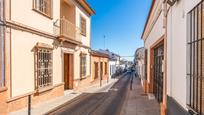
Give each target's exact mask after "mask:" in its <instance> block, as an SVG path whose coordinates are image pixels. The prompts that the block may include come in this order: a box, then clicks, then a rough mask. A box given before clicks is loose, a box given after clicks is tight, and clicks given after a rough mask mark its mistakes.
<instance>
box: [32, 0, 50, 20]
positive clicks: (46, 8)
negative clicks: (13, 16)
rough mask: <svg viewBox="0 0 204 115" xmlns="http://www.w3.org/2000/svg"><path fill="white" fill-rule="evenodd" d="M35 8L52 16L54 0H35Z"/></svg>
mask: <svg viewBox="0 0 204 115" xmlns="http://www.w3.org/2000/svg"><path fill="white" fill-rule="evenodd" d="M34 9H35V10H37V11H39V12H40V13H42V14H44V15H46V16H49V17H52V0H34Z"/></svg>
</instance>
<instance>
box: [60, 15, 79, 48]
mask: <svg viewBox="0 0 204 115" xmlns="http://www.w3.org/2000/svg"><path fill="white" fill-rule="evenodd" d="M59 25H60V26H59V35H58V37H59V38H60V39H61V40H63V41H68V42H72V43H75V44H81V35H80V29H79V28H77V27H76V26H75V24H73V23H71V22H70V21H69V20H68V19H66V18H65V17H63V18H61V19H60V24H59Z"/></svg>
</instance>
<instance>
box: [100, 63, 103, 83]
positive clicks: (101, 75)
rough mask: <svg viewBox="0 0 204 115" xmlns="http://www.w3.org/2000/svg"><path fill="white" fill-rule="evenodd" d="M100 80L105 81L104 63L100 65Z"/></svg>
mask: <svg viewBox="0 0 204 115" xmlns="http://www.w3.org/2000/svg"><path fill="white" fill-rule="evenodd" d="M100 78H101V80H102V79H103V62H101V64H100Z"/></svg>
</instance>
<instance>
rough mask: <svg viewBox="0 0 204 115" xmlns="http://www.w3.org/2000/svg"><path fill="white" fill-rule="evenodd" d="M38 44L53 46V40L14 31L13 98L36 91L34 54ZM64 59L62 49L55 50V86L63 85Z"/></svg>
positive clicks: (12, 44)
mask: <svg viewBox="0 0 204 115" xmlns="http://www.w3.org/2000/svg"><path fill="white" fill-rule="evenodd" d="M37 42H41V43H46V44H49V45H51V46H52V43H53V40H52V39H48V38H44V37H41V36H38V35H34V34H31V33H27V32H23V31H18V30H12V35H11V49H12V50H11V62H12V65H11V67H12V68H11V69H12V72H11V74H12V84H11V86H12V97H15V96H19V95H23V94H26V93H28V92H32V91H34V86H35V84H34V80H35V75H34V52H33V48H34V46H35V45H36V43H37ZM61 62H62V57H61V50H60V48H58V49H54V50H53V85H56V84H59V83H62V70H63V69H62V66H61V65H62V63H61Z"/></svg>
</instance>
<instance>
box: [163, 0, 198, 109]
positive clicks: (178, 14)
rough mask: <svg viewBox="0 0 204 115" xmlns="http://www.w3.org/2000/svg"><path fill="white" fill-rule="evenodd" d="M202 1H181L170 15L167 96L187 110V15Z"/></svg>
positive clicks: (172, 9) (171, 10)
mask: <svg viewBox="0 0 204 115" xmlns="http://www.w3.org/2000/svg"><path fill="white" fill-rule="evenodd" d="M200 1H201V0H181V1H180V2H178V3H176V4H175V5H174V6H173V7H172V8H171V9H170V11H169V13H168V25H167V27H168V32H167V40H168V41H167V42H168V44H167V47H168V48H167V55H168V56H167V76H168V77H167V78H168V79H167V94H168V95H169V96H171V97H173V98H174V99H175V100H176V101H177V102H178V103H179V104H180V105H182V106H183V107H184V108H185V109H187V108H186V103H187V102H186V99H187V98H188V95H187V92H186V91H187V86H186V83H187V81H186V66H187V63H186V58H187V57H186V51H187V49H186V48H187V47H186V46H187V37H188V36H187V34H188V33H187V23H188V22H187V13H188V12H189V11H190V10H192V8H193V7H194V6H195V5H197V4H198V3H199V2H200Z"/></svg>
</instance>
